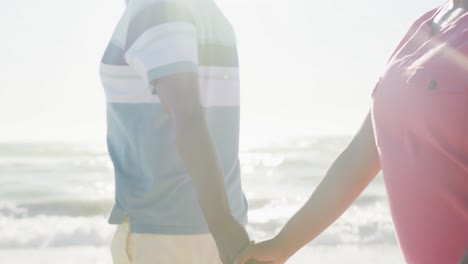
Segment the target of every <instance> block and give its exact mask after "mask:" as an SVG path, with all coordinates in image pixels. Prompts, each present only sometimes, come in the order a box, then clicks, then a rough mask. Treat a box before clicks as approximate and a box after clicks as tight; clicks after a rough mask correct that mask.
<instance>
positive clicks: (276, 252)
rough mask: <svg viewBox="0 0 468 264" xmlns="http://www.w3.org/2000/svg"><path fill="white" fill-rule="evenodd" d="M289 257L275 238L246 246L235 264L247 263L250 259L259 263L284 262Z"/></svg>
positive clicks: (279, 263) (274, 263)
mask: <svg viewBox="0 0 468 264" xmlns="http://www.w3.org/2000/svg"><path fill="white" fill-rule="evenodd" d="M289 257H290V256H288V255H287V254H285V253H284V248H281V246H280V245H279V244H278V242H277V241H276V240H275V239H271V240H267V241H264V242H261V243H259V244H253V245H251V246H250V247H248V248H247V249H246V250H244V252H242V253H241V255H240V256H239V257H238V258H237V260H236V262H235V264H245V263H249V262H248V260H250V259H252V260H253V259H255V260H257V261H261V263H270V264H284V263H285V262H286V260H288V258H289Z"/></svg>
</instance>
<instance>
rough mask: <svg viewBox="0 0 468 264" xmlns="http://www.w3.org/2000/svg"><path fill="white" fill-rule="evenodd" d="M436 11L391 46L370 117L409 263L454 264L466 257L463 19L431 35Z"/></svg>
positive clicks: (467, 125) (467, 24)
mask: <svg viewBox="0 0 468 264" xmlns="http://www.w3.org/2000/svg"><path fill="white" fill-rule="evenodd" d="M438 10H439V9H435V10H432V11H430V12H428V13H426V14H425V15H423V16H422V17H421V18H420V19H418V20H417V21H416V22H415V23H414V25H413V27H412V28H411V29H410V31H409V32H408V33H407V35H406V36H405V37H404V38H403V40H402V41H401V43H400V44H399V45H398V47H397V49H396V50H395V52H394V54H393V55H392V57H391V58H390V60H389V62H388V64H387V67H386V70H385V72H384V74H383V75H382V76H381V78H380V81H379V83H378V84H377V86H376V89H375V91H374V95H373V98H374V100H373V107H372V117H373V125H374V132H375V136H376V144H377V146H378V149H379V153H380V162H381V167H382V170H383V174H384V178H385V183H386V188H387V192H388V196H389V201H390V208H391V212H392V216H393V221H394V224H395V228H396V233H397V237H398V241H399V243H400V246H401V248H402V250H403V254H404V256H405V259H406V261H407V262H408V263H417V264H431V263H433V264H450V263H457V262H458V261H459V260H460V259H461V257H462V255H463V254H464V252H465V251H466V250H467V249H468V14H465V15H464V16H462V17H460V18H459V19H458V20H457V21H456V22H454V23H453V24H452V25H450V26H448V27H447V28H445V29H443V30H442V31H441V32H439V33H437V34H436V35H434V36H432V35H431V21H432V18H433V17H434V16H435V15H436V14H437V12H438Z"/></svg>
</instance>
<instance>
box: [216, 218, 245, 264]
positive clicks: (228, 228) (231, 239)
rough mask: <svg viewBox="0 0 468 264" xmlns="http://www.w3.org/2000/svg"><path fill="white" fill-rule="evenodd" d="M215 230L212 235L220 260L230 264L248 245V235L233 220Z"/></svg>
mask: <svg viewBox="0 0 468 264" xmlns="http://www.w3.org/2000/svg"><path fill="white" fill-rule="evenodd" d="M217 229H218V230H213V231H212V233H213V237H214V239H215V242H216V245H217V246H218V251H219V254H220V258H221V260H222V262H223V263H224V264H232V263H234V261H235V259H236V258H237V256H238V255H239V254H240V253H241V252H242V251H244V250H245V249H246V248H247V247H248V246H249V245H250V240H249V235H248V234H247V232H246V231H245V229H244V227H243V226H242V225H240V224H239V223H237V222H236V221H235V220H234V219H232V220H231V221H230V222H229V223H227V225H225V226H221V227H219V228H217Z"/></svg>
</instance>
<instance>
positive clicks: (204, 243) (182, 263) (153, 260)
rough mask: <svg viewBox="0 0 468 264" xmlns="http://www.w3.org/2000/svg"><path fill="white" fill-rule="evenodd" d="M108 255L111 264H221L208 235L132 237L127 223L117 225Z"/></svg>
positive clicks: (212, 241) (211, 238) (139, 235)
mask: <svg viewBox="0 0 468 264" xmlns="http://www.w3.org/2000/svg"><path fill="white" fill-rule="evenodd" d="M111 254H112V260H113V263H114V264H222V262H221V260H220V259H219V255H218V250H217V247H216V244H215V242H214V240H213V237H212V236H211V235H210V234H203V235H157V234H136V233H130V232H129V226H128V222H127V221H126V222H124V223H122V224H119V225H117V229H116V231H115V234H114V238H113V239H112V243H111Z"/></svg>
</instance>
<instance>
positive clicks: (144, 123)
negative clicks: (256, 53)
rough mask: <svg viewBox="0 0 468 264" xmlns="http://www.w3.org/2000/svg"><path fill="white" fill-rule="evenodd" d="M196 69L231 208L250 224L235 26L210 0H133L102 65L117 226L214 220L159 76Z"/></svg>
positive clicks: (178, 228) (153, 227)
mask: <svg viewBox="0 0 468 264" xmlns="http://www.w3.org/2000/svg"><path fill="white" fill-rule="evenodd" d="M183 72H194V73H198V76H199V90H200V98H201V102H202V105H203V107H204V109H205V118H206V121H207V124H208V127H209V130H210V132H211V136H212V138H213V141H214V143H215V146H216V151H217V153H218V155H219V159H220V162H221V164H222V167H223V171H224V177H225V185H226V191H227V194H228V198H229V203H230V207H231V211H232V215H233V216H234V217H235V218H236V219H237V221H239V222H240V223H242V224H244V225H245V224H246V223H247V203H246V200H245V196H244V193H243V191H242V188H241V180H240V167H239V159H238V144H239V68H238V58H237V49H236V39H235V34H234V30H233V29H232V27H231V25H230V24H229V22H228V21H227V19H226V18H225V17H224V15H223V14H222V12H221V11H220V10H219V8H218V7H217V6H216V4H215V3H214V2H213V1H212V0H131V1H130V2H129V3H128V5H127V8H126V10H125V12H124V14H123V16H122V17H121V19H120V21H119V23H118V25H117V27H116V29H115V32H114V34H113V36H112V38H111V41H110V43H109V45H108V47H107V49H106V51H105V54H104V56H103V58H102V63H101V70H100V74H101V80H102V83H103V86H104V90H105V94H106V99H107V145H108V151H109V154H110V157H111V159H112V162H113V164H114V171H115V204H114V206H113V208H112V211H111V213H110V216H109V220H108V221H109V223H110V224H120V223H122V222H123V221H124V219H125V218H126V217H128V218H129V222H130V231H131V232H134V233H153V234H203V233H208V232H209V231H208V227H207V224H206V221H205V218H204V216H203V213H202V210H201V208H200V206H199V204H198V200H197V195H196V190H195V188H194V184H193V182H192V179H191V177H190V175H188V173H187V171H186V169H185V167H184V165H183V164H182V161H181V158H180V156H179V153H178V150H177V147H176V141H175V131H174V130H173V126H172V124H171V120H170V119H169V118H168V115H167V113H166V112H165V110H164V109H163V107H162V105H161V103H160V101H159V97H158V95H157V93H156V91H155V90H154V89H153V85H152V84H153V83H154V82H157V80H158V79H160V78H163V77H165V76H169V75H172V74H175V73H183Z"/></svg>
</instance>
